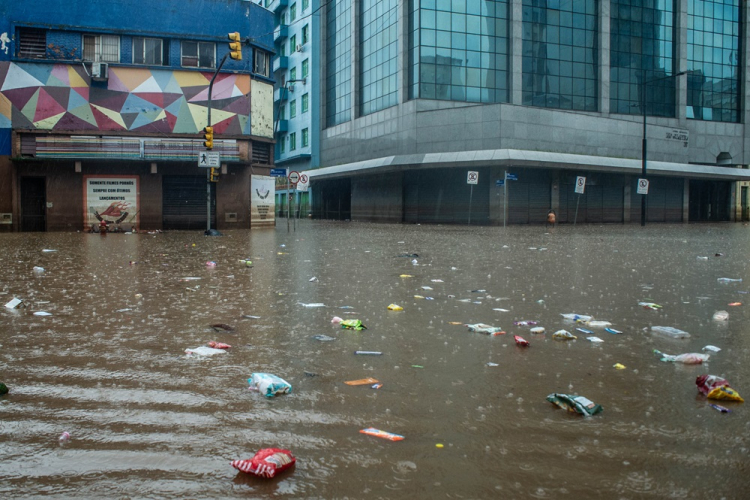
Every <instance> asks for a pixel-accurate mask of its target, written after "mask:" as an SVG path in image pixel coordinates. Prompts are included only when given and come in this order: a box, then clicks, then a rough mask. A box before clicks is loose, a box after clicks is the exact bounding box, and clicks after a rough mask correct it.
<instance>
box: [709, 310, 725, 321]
mask: <svg viewBox="0 0 750 500" xmlns="http://www.w3.org/2000/svg"><path fill="white" fill-rule="evenodd" d="M711 319H713V320H714V321H727V320H728V319H729V313H728V312H726V311H716V312H715V313H714V315H713V317H712V318H711Z"/></svg>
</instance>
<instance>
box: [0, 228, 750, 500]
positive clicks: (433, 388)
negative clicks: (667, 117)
mask: <svg viewBox="0 0 750 500" xmlns="http://www.w3.org/2000/svg"><path fill="white" fill-rule="evenodd" d="M749 236H750V229H748V228H747V227H746V226H743V225H729V224H727V225H715V226H713V225H698V226H688V225H677V226H669V225H659V226H649V227H646V228H640V227H637V226H585V227H564V226H561V227H558V228H555V229H554V232H551V233H545V232H544V229H543V228H540V227H509V228H507V229H502V228H462V227H439V226H407V225H369V224H356V223H349V224H346V223H330V222H319V221H301V223H300V224H299V225H298V226H297V230H296V231H294V232H292V233H289V232H287V230H286V227H279V228H278V229H276V230H266V231H253V232H249V231H237V232H228V233H227V234H226V235H225V236H224V237H221V238H205V237H203V236H201V235H200V234H199V233H162V234H155V235H147V234H137V235H125V234H109V235H106V236H100V235H90V234H83V233H74V234H70V233H50V234H29V233H26V234H3V235H0V252H1V254H2V256H3V262H4V268H5V269H4V273H3V277H2V278H1V281H0V294H1V295H0V302H2V303H3V304H4V303H6V302H8V301H10V300H11V299H12V298H14V297H17V298H20V299H23V301H24V303H25V304H26V305H27V307H26V308H25V309H14V310H10V309H7V308H4V307H0V381H2V382H5V383H6V384H7V385H8V387H9V388H10V389H11V392H10V394H8V395H6V396H2V397H0V419H1V420H0V436H1V439H0V461H1V463H2V467H1V468H0V480H1V481H0V495H2V496H6V497H7V496H10V497H13V498H36V497H39V496H47V495H50V496H57V497H72V496H75V497H77V498H105V497H133V498H138V497H152V498H163V497H175V498H186V497H200V498H227V497H243V498H245V497H248V496H253V497H264V496H273V495H275V496H289V497H296V498H301V497H315V498H343V497H349V498H368V497H377V498H425V497H448V498H456V497H460V498H483V497H490V496H500V497H506V498H559V497H562V496H567V495H574V496H576V497H583V498H641V497H652V498H662V497H674V496H676V497H680V498H704V497H705V492H709V491H710V492H711V493H710V494H711V496H712V497H722V496H724V497H728V498H740V497H742V495H743V493H740V492H743V491H744V490H745V488H747V486H748V484H749V483H750V482H749V481H748V480H747V465H746V464H747V463H748V438H747V435H748V430H749V426H750V424H749V423H748V422H750V420H748V419H747V418H745V407H744V405H742V404H738V403H725V406H727V407H729V408H730V409H731V410H732V412H731V413H729V414H721V413H719V412H717V411H716V410H714V409H712V408H711V407H709V406H708V405H707V404H706V401H705V399H704V398H703V397H702V396H700V395H699V393H698V391H697V389H696V386H695V383H694V380H695V377H696V376H698V375H700V374H704V373H712V374H716V375H721V376H723V377H725V378H727V379H728V380H729V381H730V383H731V384H732V385H733V386H734V387H735V389H737V390H738V391H739V392H740V394H743V395H745V397H747V394H750V369H748V366H747V360H748V359H749V356H748V354H750V340H748V339H750V327H748V321H747V319H748V314H747V312H746V310H747V308H748V305H750V299H749V298H748V295H747V291H748V290H750V281H748V280H750V273H748V261H747V258H746V255H747V253H746V248H748V244H749V243H750V237H749ZM45 249H47V250H55V251H54V252H44V251H43V250H45ZM717 253H721V254H723V255H720V256H717V255H716V254H717ZM409 254H417V255H418V258H417V259H416V262H413V261H414V258H413V257H411V256H402V255H409ZM698 257H708V258H707V259H698ZM244 258H249V259H251V260H252V261H253V263H254V266H253V267H247V266H245V265H243V264H241V263H240V262H239V260H240V259H244ZM207 261H215V262H217V263H218V265H217V266H216V267H208V266H206V262H207ZM35 266H37V267H42V268H43V270H36V271H34V270H33V268H34V267H35ZM402 275H408V276H411V277H402ZM313 277H315V278H317V279H316V280H312V281H311V279H312V278H313ZM722 277H725V278H733V279H743V280H744V281H742V282H729V283H722V282H720V281H719V280H718V279H719V278H722ZM189 278H190V279H189ZM425 287H428V288H425ZM418 297H423V298H418ZM639 302H653V303H656V304H659V305H661V306H662V308H661V309H656V310H648V309H644V308H643V307H640V306H639V305H638V303H639ZM736 302H739V303H741V304H742V305H738V306H729V305H728V304H731V303H736ZM316 303H318V304H324V305H325V306H324V307H305V306H304V305H303V304H308V305H309V304H316ZM391 303H396V304H398V305H401V306H403V308H404V311H400V312H399V311H388V310H387V306H388V305H389V304H391ZM718 310H727V311H728V312H729V320H728V321H725V322H716V321H712V319H711V318H712V316H713V314H714V312H716V311H718ZM41 311H45V312H48V313H50V314H51V315H50V316H35V315H33V313H34V312H41ZM561 313H579V314H590V315H593V316H594V317H595V318H596V319H600V320H607V321H610V322H612V324H613V328H615V329H617V330H620V331H622V332H623V333H622V334H621V335H613V334H610V333H607V332H605V331H604V330H602V329H596V331H595V333H594V335H596V336H598V337H599V338H601V339H602V340H604V342H603V343H600V344H595V343H593V342H588V341H587V340H586V337H587V335H586V334H585V333H582V332H579V331H577V330H576V327H577V326H578V327H580V325H576V324H574V323H573V322H571V321H568V320H564V319H563V318H562V317H561V316H560V314H561ZM334 316H339V317H341V318H344V319H360V320H361V321H362V322H363V323H364V324H365V325H366V326H367V329H366V330H362V331H353V330H342V329H340V327H339V326H337V325H334V324H332V323H331V319H332V318H333V317H334ZM521 320H527V321H538V322H539V324H540V325H541V326H543V327H545V329H546V332H545V333H544V334H532V333H530V331H529V330H530V328H531V327H530V326H514V324H513V323H514V322H515V321H521ZM451 322H455V323H459V324H457V325H455V324H451ZM217 323H224V324H227V325H230V326H232V327H234V331H224V330H221V329H219V331H216V330H215V329H213V328H211V326H210V325H213V324H217ZM467 323H469V324H473V323H486V324H488V325H492V326H498V327H502V328H503V329H504V330H505V331H506V332H507V334H506V335H500V336H495V337H491V336H487V335H482V334H478V333H472V332H469V331H467V328H466V327H465V326H463V325H464V324H467ZM653 325H662V326H674V327H676V328H679V329H682V330H686V331H688V332H690V334H691V337H690V338H689V339H682V340H671V339H668V338H664V337H659V336H655V335H653V334H651V333H650V332H649V329H648V327H650V326H653ZM559 329H566V330H568V331H571V332H573V333H574V334H575V335H577V336H578V340H576V341H568V342H560V341H555V340H552V333H553V332H555V331H556V330H559ZM318 335H326V336H329V337H333V338H334V340H333V341H330V342H322V341H320V340H317V339H315V338H314V337H315V336H318ZM513 335H521V336H523V337H524V338H525V339H526V340H528V341H529V342H530V343H531V346H530V347H529V348H520V347H517V346H516V345H515V343H514V342H513V337H512V336H513ZM211 340H215V341H218V342H224V343H227V344H230V345H231V346H232V348H231V349H230V350H229V352H228V353H227V354H224V355H219V356H214V357H211V358H187V357H186V356H185V355H184V351H185V349H186V348H195V347H199V346H203V345H206V344H207V342H209V341H211ZM708 344H712V345H716V346H718V347H720V348H721V349H722V350H721V351H720V352H718V353H715V354H714V353H711V359H710V361H709V363H708V364H707V365H698V366H684V365H675V364H668V363H663V362H661V361H659V359H658V357H656V356H655V355H654V354H653V352H652V351H653V350H654V349H658V350H660V351H663V352H665V353H669V354H681V353H684V352H701V349H702V348H703V346H705V345H708ZM357 350H363V351H380V352H382V353H383V354H382V355H380V356H360V355H355V354H354V351H357ZM488 363H490V364H488ZM616 363H621V364H623V365H625V367H626V368H625V369H623V370H617V369H615V368H614V367H613V365H615V364H616ZM253 372H269V373H273V374H276V375H278V376H280V377H282V378H284V379H286V380H287V381H289V382H290V383H291V384H292V386H293V392H292V393H291V394H289V395H285V396H280V397H276V398H271V399H267V398H264V397H263V396H260V395H259V394H257V393H253V392H250V391H248V390H247V385H248V384H247V378H249V377H250V375H251V374H252V373H253ZM366 377H372V378H375V379H377V380H379V381H380V382H381V383H382V384H383V386H382V388H380V389H378V390H375V389H372V388H371V387H370V386H369V385H364V386H349V385H346V384H344V381H348V380H355V379H361V378H366ZM552 392H563V393H574V394H580V395H584V396H586V397H588V398H589V399H591V400H592V401H594V402H596V403H598V404H601V405H602V406H603V407H604V412H603V413H601V414H599V415H596V416H594V417H592V418H588V419H583V418H580V417H576V416H574V415H570V414H567V413H566V412H564V411H563V410H559V409H557V408H555V407H554V406H553V405H551V404H550V403H548V402H547V401H546V399H545V398H546V396H547V395H548V394H550V393H552ZM365 427H376V428H378V429H382V430H386V431H390V432H394V433H398V434H402V435H404V436H406V439H405V440H404V441H400V442H390V441H385V440H380V439H377V438H375V437H370V436H366V435H363V434H360V433H359V430H360V429H363V428H365ZM63 432H69V433H70V435H71V439H70V440H69V441H67V442H64V443H62V444H61V443H60V442H58V437H59V436H60V435H61V434H62V433H63ZM437 444H442V445H443V446H442V447H437V446H436V445H437ZM263 447H282V448H288V449H290V450H292V452H293V453H294V454H295V455H296V456H297V457H298V462H297V465H296V468H295V470H294V471H293V472H291V473H287V474H284V475H283V476H281V477H280V478H277V479H274V480H270V481H269V480H261V479H257V478H254V477H250V476H247V475H245V474H241V473H239V474H238V473H237V472H236V471H235V470H234V469H232V468H231V467H230V466H229V462H230V461H231V460H233V459H237V458H249V457H250V456H252V455H253V454H254V453H255V451H257V450H258V449H260V448H263Z"/></svg>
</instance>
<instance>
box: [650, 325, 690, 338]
mask: <svg viewBox="0 0 750 500" xmlns="http://www.w3.org/2000/svg"><path fill="white" fill-rule="evenodd" d="M651 332H652V333H658V334H659V335H664V336H665V337H670V338H673V339H686V338H688V337H690V334H689V333H688V332H685V331H682V330H679V329H677V328H673V327H671V326H652V327H651Z"/></svg>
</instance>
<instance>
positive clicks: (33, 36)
mask: <svg viewBox="0 0 750 500" xmlns="http://www.w3.org/2000/svg"><path fill="white" fill-rule="evenodd" d="M46 55H47V30H40V29H36V28H18V57H28V58H33V59H43V58H44V57H46Z"/></svg>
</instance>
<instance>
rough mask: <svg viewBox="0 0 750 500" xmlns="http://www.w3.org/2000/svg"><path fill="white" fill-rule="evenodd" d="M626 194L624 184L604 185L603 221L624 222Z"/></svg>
mask: <svg viewBox="0 0 750 500" xmlns="http://www.w3.org/2000/svg"><path fill="white" fill-rule="evenodd" d="M624 199H625V195H624V190H623V188H622V186H617V185H615V186H602V221H603V222H622V221H623V207H624V206H625V203H624Z"/></svg>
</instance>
